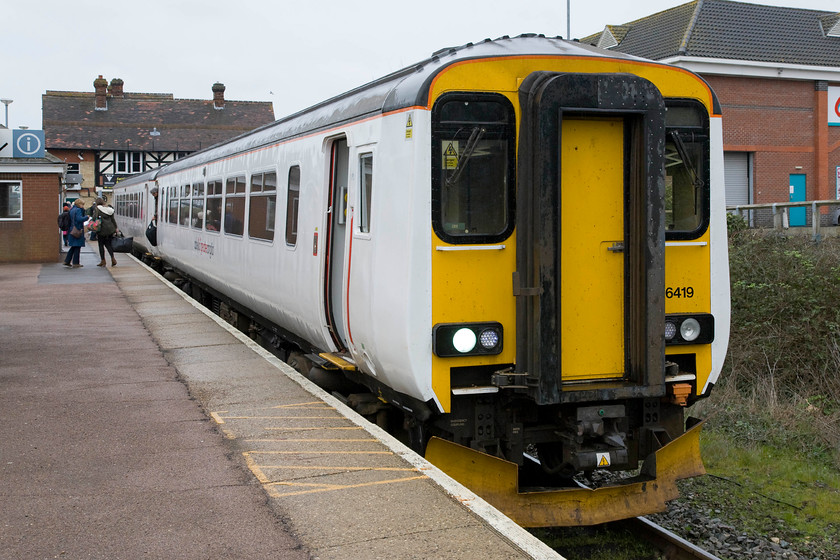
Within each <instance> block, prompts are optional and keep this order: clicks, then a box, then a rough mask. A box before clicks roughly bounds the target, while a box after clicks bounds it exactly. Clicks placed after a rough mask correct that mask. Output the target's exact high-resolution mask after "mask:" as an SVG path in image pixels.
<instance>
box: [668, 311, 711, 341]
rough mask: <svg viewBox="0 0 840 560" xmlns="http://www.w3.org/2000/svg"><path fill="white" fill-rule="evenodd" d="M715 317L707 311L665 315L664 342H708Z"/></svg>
mask: <svg viewBox="0 0 840 560" xmlns="http://www.w3.org/2000/svg"><path fill="white" fill-rule="evenodd" d="M714 340H715V318H714V317H713V316H712V315H709V314H707V313H692V314H686V315H666V316H665V344H668V345H672V344H710V343H711V342H713V341H714Z"/></svg>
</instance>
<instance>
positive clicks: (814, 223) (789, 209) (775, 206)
mask: <svg viewBox="0 0 840 560" xmlns="http://www.w3.org/2000/svg"><path fill="white" fill-rule="evenodd" d="M823 207H826V208H828V211H827V212H824V213H823V212H821V211H820V209H821V208H823ZM726 211H727V212H733V213H735V214H736V215H738V216H741V217H743V218H745V219H746V221H747V224H748V225H749V227H751V228H765V229H775V230H779V231H786V232H789V233H792V234H805V233H807V232H808V230H809V229H810V231H811V235H812V236H813V238H814V239H815V240H818V239H820V237H821V236H822V235H840V233H838V229H840V228H837V227H836V226H838V225H840V200H811V201H805V202H774V203H770V204H740V205H738V206H727V207H726ZM815 217H816V219H815Z"/></svg>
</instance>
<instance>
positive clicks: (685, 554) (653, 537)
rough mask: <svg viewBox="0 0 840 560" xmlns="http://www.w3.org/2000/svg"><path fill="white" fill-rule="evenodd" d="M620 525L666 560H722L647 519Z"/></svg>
mask: <svg viewBox="0 0 840 560" xmlns="http://www.w3.org/2000/svg"><path fill="white" fill-rule="evenodd" d="M617 524H618V525H622V526H624V527H625V528H626V529H628V530H630V531H632V532H633V533H634V534H638V535H639V536H640V537H641V538H642V539H644V540H646V541H648V542H649V543H651V544H652V545H654V546H655V547H656V548H658V549H659V550H661V551H662V552H663V553H664V555H665V556H664V558H665V559H666V560H720V558H718V557H717V556H715V555H714V554H711V553H710V552H707V551H705V550H703V549H702V548H700V547H698V546H696V545H694V544H692V543H690V542H688V541H687V540H685V539H684V538H682V537H680V536H679V535H677V534H675V533H673V532H671V531H669V530H668V529H666V528H665V527H662V526H661V525H657V524H656V523H654V522H653V521H651V520H649V519H648V518H646V517H635V518H632V519H627V520H625V521H619V522H618V523H617Z"/></svg>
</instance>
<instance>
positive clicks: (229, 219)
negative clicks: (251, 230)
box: [224, 175, 246, 235]
mask: <svg viewBox="0 0 840 560" xmlns="http://www.w3.org/2000/svg"><path fill="white" fill-rule="evenodd" d="M245 185H246V182H245V176H244V175H242V176H240V177H230V178H228V180H227V182H226V183H225V217H224V229H225V233H229V234H230V235H242V233H243V232H244V231H245Z"/></svg>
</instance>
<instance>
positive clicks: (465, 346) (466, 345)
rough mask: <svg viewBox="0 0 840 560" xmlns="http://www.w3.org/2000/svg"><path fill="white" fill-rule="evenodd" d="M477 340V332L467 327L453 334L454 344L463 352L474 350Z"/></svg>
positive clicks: (456, 348)
mask: <svg viewBox="0 0 840 560" xmlns="http://www.w3.org/2000/svg"><path fill="white" fill-rule="evenodd" d="M475 342H476V338H475V333H474V332H472V330H470V329H468V328H466V327H464V328H463V329H458V330H457V331H455V334H454V335H452V346H453V347H455V350H457V351H458V352H460V353H461V354H466V353H467V352H472V351H473V350H474V349H475Z"/></svg>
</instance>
